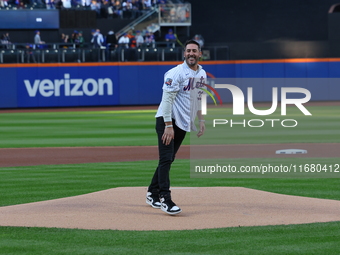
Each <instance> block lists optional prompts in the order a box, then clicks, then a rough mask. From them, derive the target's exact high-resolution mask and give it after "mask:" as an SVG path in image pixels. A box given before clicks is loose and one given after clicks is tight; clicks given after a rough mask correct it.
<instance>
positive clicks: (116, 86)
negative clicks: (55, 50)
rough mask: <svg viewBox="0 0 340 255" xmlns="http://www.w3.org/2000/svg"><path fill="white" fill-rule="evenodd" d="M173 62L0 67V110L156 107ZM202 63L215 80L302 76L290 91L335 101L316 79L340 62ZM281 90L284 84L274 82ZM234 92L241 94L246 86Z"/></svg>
mask: <svg viewBox="0 0 340 255" xmlns="http://www.w3.org/2000/svg"><path fill="white" fill-rule="evenodd" d="M177 64H179V63H178V62H159V63H158V62H157V63H156V62H151V63H118V64H117V63H111V64H110V63H104V64H102V63H98V64H94V63H93V64H88V63H87V64H55V65H51V64H46V65H44V64H27V65H2V66H1V65H0V67H2V68H0V77H1V79H0V108H35V107H73V106H119V105H156V104H159V102H160V99H161V95H162V91H161V88H162V80H163V76H164V73H165V72H166V71H167V70H169V69H170V68H172V67H174V66H175V65H177ZM202 65H203V67H204V69H205V70H206V71H207V72H208V74H209V76H210V77H216V78H302V79H301V82H299V83H298V84H296V87H303V88H306V89H308V90H309V91H310V92H311V94H312V99H311V101H328V100H332V101H333V100H340V84H339V85H338V84H337V79H322V82H319V81H320V80H319V79H317V78H340V60H334V59H324V60H308V59H307V60H271V61H265V60H263V61H216V62H214V61H209V62H202ZM306 78H313V79H306ZM314 78H315V79H314ZM298 80H300V79H298ZM258 81H259V79H256V82H255V83H254V84H253V86H252V87H253V90H254V96H253V97H254V101H258V102H266V101H271V100H272V94H271V87H274V86H273V84H270V85H269V84H268V83H265V82H264V83H261V82H260V83H259V82H258ZM325 81H326V82H325ZM332 81H333V82H332ZM281 86H284V83H283V84H275V87H278V88H280V87H281ZM240 88H241V89H242V91H243V93H246V87H242V86H241V87H240ZM228 100H231V97H230V96H229V99H228Z"/></svg>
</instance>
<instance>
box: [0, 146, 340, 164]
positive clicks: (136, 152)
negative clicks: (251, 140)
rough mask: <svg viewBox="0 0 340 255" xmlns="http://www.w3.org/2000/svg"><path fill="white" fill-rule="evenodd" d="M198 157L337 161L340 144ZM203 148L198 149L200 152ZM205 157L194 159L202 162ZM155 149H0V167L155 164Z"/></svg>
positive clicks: (212, 151)
mask: <svg viewBox="0 0 340 255" xmlns="http://www.w3.org/2000/svg"><path fill="white" fill-rule="evenodd" d="M205 146H206V149H200V150H199V152H200V153H202V152H203V153H204V152H205V151H206V150H209V155H210V157H211V155H214V158H275V157H276V158H294V157H304V158H313V157H339V155H340V144H339V143H314V144H313V143H303V144H295V143H294V144H231V145H222V146H218V145H214V146H209V145H205ZM203 147H204V146H203V145H202V146H200V148H203ZM282 149H304V150H307V154H284V155H282V154H276V153H275V152H276V150H282ZM204 156H205V155H200V154H198V155H195V157H198V158H204ZM189 157H190V147H189V146H186V145H183V146H182V147H181V149H180V150H179V152H178V155H177V156H176V158H179V159H187V158H189ZM157 158H158V155H157V148H156V146H136V147H134V146H117V147H60V148H10V149H0V167H10V166H34V165H50V164H81V163H96V162H119V161H139V160H157Z"/></svg>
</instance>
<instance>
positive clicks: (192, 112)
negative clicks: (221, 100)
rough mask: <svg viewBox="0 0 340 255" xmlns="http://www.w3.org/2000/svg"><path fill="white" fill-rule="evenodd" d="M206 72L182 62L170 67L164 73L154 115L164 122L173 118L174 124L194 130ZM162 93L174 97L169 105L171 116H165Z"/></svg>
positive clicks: (164, 99)
mask: <svg viewBox="0 0 340 255" xmlns="http://www.w3.org/2000/svg"><path fill="white" fill-rule="evenodd" d="M206 79H207V74H206V72H205V71H204V70H203V68H202V66H200V65H198V69H197V71H194V70H192V69H190V68H189V66H188V65H187V63H186V62H185V61H184V63H182V64H180V65H178V66H176V67H174V68H172V69H170V70H169V71H168V72H166V73H165V75H164V83H163V97H162V101H161V103H160V105H159V107H158V111H157V114H156V117H163V118H164V122H167V121H171V118H172V119H175V123H176V125H177V126H178V127H179V128H180V129H182V130H184V131H187V132H190V131H196V130H197V128H196V126H195V119H196V116H197V111H198V110H200V109H201V95H202V94H203V90H201V89H200V88H203V87H204V84H205V83H206ZM164 93H171V94H172V95H173V96H174V97H175V98H174V99H173V101H172V102H173V103H172V106H170V107H171V109H172V110H171V117H170V116H169V117H168V116H165V115H166V114H165V111H164V109H165V108H166V104H167V102H168V100H167V99H166V98H165V97H166V96H167V95H165V94H164Z"/></svg>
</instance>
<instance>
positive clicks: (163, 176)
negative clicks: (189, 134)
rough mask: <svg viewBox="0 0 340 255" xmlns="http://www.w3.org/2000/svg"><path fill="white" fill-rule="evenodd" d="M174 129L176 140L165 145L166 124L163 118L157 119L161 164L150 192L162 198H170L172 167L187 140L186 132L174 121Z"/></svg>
mask: <svg viewBox="0 0 340 255" xmlns="http://www.w3.org/2000/svg"><path fill="white" fill-rule="evenodd" d="M172 124H173V127H174V132H175V138H174V139H173V140H172V141H171V143H170V144H169V145H165V144H164V143H163V141H162V136H163V134H164V129H165V123H164V120H163V117H158V118H156V132H157V135H158V153H159V162H158V166H157V168H156V171H155V173H154V175H153V178H152V180H151V184H150V186H149V188H148V191H150V192H152V193H154V194H159V195H160V196H169V197H170V177H169V175H170V167H171V164H172V162H173V161H174V160H175V156H176V153H177V151H178V149H179V147H180V146H181V144H182V141H183V140H184V138H185V134H186V131H184V130H182V129H180V128H179V127H178V126H176V125H175V121H174V120H172Z"/></svg>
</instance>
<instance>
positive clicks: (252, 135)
mask: <svg viewBox="0 0 340 255" xmlns="http://www.w3.org/2000/svg"><path fill="white" fill-rule="evenodd" d="M308 110H309V111H310V112H311V113H312V114H313V116H312V117H308V118H307V117H304V116H301V114H298V111H294V110H293V112H291V109H289V111H288V114H289V117H288V116H287V117H284V118H296V119H298V121H299V125H300V124H301V130H300V129H299V128H297V129H284V128H277V129H276V128H275V129H273V128H269V127H264V128H263V130H261V129H257V130H256V131H255V130H249V128H237V129H230V128H229V129H226V130H223V131H225V133H226V134H225V136H224V137H225V138H226V139H228V140H227V141H228V143H231V144H232V143H235V144H237V143H274V142H282V143H286V142H339V141H340V139H339V132H338V130H339V110H340V108H339V107H336V106H334V107H308ZM154 114H155V111H120V112H118V111H112V112H106V111H91V112H90V111H89V112H43V113H2V114H0V119H1V122H0V123H1V125H0V148H10V147H11V148H15V147H52V146H118V145H125V146H128V145H156V139H155V132H154ZM218 114H219V113H218ZM220 117H221V116H220ZM271 117H273V118H274V117H275V118H276V117H277V118H281V119H282V116H279V115H273V116H271ZM221 118H228V119H230V118H231V117H230V115H229V116H228V115H226V116H223V117H221ZM245 118H247V119H249V118H253V117H252V116H248V115H247V116H245ZM256 118H257V117H256ZM207 126H208V131H209V130H213V129H212V127H211V123H210V124H209V123H207ZM223 128H225V127H223ZM213 131H214V130H213ZM206 135H207V136H206V137H209V135H210V136H211V137H209V138H212V139H215V142H216V141H218V140H219V136H218V132H215V131H214V132H210V133H209V132H207V133H206ZM268 137H270V139H269V138H268ZM287 137H290V138H289V139H287ZM220 140H221V139H220ZM185 143H186V144H188V143H189V139H186V140H185ZM273 160H274V159H273ZM320 160H323V162H328V159H320ZM331 160H334V159H331ZM335 160H336V159H335ZM235 162H236V161H235ZM156 163H157V162H156V161H139V162H119V163H93V164H74V165H49V166H26V167H5V168H0V176H1V178H0V194H1V196H0V205H1V206H5V205H12V204H21V203H28V202H35V201H42V200H48V199H54V198H60V197H67V196H74V195H80V194H86V193H89V192H94V191H99V190H105V189H109V188H113V187H122V186H144V187H146V186H147V185H148V184H149V181H150V178H151V175H152V173H153V171H154V169H155V166H156ZM238 163H240V162H238ZM339 163H340V162H339ZM189 166H190V162H189V160H176V161H175V163H174V166H173V169H172V170H171V181H172V184H173V185H174V186H193V187H194V186H195V187H197V186H237V187H247V188H253V189H259V190H265V191H271V192H276V193H282V194H289V195H299V196H308V197H317V198H328V199H336V200H340V189H339V180H340V179H339V178H326V179H318V178H290V179H288V178H287V179H284V178H280V179H279V178H276V179H262V178H253V179H251V178H239V179H229V178H190V173H189V170H186V169H189ZM0 217H1V215H0ZM202 220H204V219H202ZM339 238H340V223H339V222H332V223H317V224H304V225H288V226H263V227H240V228H223V229H210V230H190V231H114V230H105V231H102V230H92V231H91V230H76V229H56V228H26V227H0V254H6V255H8V254H15V255H17V254H32V255H38V254H44V255H45V254H72V255H73V254H91V255H92V254H160V253H163V254H270V255H272V254H308V255H309V254H318V255H319V254H339V253H340V244H339V243H340V241H339Z"/></svg>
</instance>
